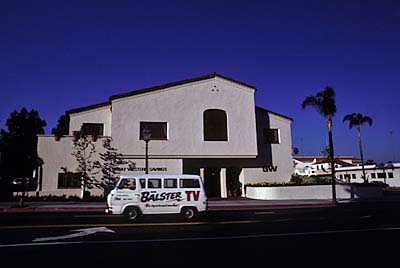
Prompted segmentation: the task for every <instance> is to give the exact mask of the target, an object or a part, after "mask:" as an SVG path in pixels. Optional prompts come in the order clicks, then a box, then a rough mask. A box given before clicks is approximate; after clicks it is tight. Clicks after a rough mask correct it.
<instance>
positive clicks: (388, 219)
mask: <svg viewBox="0 0 400 268" xmlns="http://www.w3.org/2000/svg"><path fill="white" fill-rule="evenodd" d="M399 239H400V206H399V203H397V202H392V203H362V204H345V205H340V206H338V207H328V208H296V209H274V210H248V211H214V212H210V213H209V214H208V215H207V216H206V217H203V218H200V219H198V220H196V221H192V222H186V221H183V220H181V219H179V218H177V217H175V216H158V217H144V218H142V220H141V221H140V222H136V223H130V222H127V221H126V220H125V219H124V218H122V217H116V216H110V215H105V214H101V213H50V212H49V213H4V214H0V257H1V259H2V260H5V259H7V260H10V261H11V263H12V266H14V267H15V266H17V267H26V266H32V265H34V266H37V265H38V266H46V267H47V266H49V267H50V266H51V267H57V266H60V265H69V266H72V265H74V266H78V267H86V266H91V267H92V266H93V267H127V266H135V267H142V266H145V267H177V266H182V267H183V266H189V267H192V266H195V267H229V266H233V267H251V266H255V265H257V266H260V264H261V267H285V266H286V267H288V266H293V265H296V266H298V265H301V267H302V266H303V265H306V266H312V267H325V266H330V265H334V266H335V267H337V266H339V265H340V266H341V267H348V266H349V265H351V266H355V267H361V266H364V267H365V266H367V267H372V266H374V267H376V266H377V265H379V266H383V265H389V264H390V263H392V262H393V260H396V261H397V258H396V257H397V255H398V251H399V250H398V247H397V246H396V245H397V244H398V241H400V240H399ZM271 265H273V266H271Z"/></svg>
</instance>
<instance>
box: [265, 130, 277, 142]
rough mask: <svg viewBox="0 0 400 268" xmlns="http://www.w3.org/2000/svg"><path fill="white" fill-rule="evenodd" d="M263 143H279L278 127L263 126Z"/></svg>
mask: <svg viewBox="0 0 400 268" xmlns="http://www.w3.org/2000/svg"><path fill="white" fill-rule="evenodd" d="M264 143H265V144H278V143H279V129H277V128H270V129H267V128H264Z"/></svg>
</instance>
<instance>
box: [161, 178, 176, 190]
mask: <svg viewBox="0 0 400 268" xmlns="http://www.w3.org/2000/svg"><path fill="white" fill-rule="evenodd" d="M177 185H178V183H177V180H176V179H164V188H176V187H177Z"/></svg>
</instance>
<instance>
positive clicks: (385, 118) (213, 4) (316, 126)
mask: <svg viewBox="0 0 400 268" xmlns="http://www.w3.org/2000/svg"><path fill="white" fill-rule="evenodd" d="M142 2H145V1H117V0H114V1H40V0H38V1H18V0H16V1H6V2H5V1H3V2H2V3H1V7H0V88H1V103H0V127H1V128H5V126H4V124H5V121H6V119H7V118H8V117H9V115H10V113H11V111H13V110H20V109H21V108H22V107H24V106H25V107H27V108H28V109H36V110H38V111H39V113H40V115H41V117H42V118H43V119H45V120H46V121H47V124H48V126H47V128H46V133H50V131H51V128H53V127H54V126H56V124H57V119H58V117H59V116H60V115H61V114H63V113H64V111H65V110H68V109H71V108H77V107H81V106H86V105H90V104H95V103H98V102H103V101H106V100H107V98H108V97H109V96H110V95H113V94H117V93H123V92H126V91H130V90H135V89H141V88H144V87H149V86H154V85H158V84H163V83H166V82H173V81H177V80H181V79H186V78H191V77H194V76H199V75H204V74H208V73H211V72H218V73H220V74H222V75H225V76H228V77H231V78H233V79H237V80H240V81H243V82H245V83H248V84H251V85H254V86H256V87H257V89H258V90H257V92H256V104H257V105H259V106H262V107H264V108H267V109H270V110H272V111H275V112H278V113H282V114H284V115H287V116H290V117H292V118H293V119H294V122H293V124H292V137H293V146H296V147H299V149H300V155H302V154H304V155H320V154H321V153H320V151H321V148H322V147H324V146H325V145H326V144H327V130H326V125H325V121H324V119H323V118H322V117H321V116H320V115H319V114H318V113H317V112H316V111H315V110H313V109H311V108H308V109H306V110H301V108H300V106H301V102H302V100H303V99H304V98H305V97H306V96H308V95H315V94H316V93H317V92H318V91H320V90H323V89H324V87H326V86H331V87H333V88H334V89H335V91H336V94H337V97H336V103H337V109H338V111H337V114H336V116H335V118H334V143H335V154H339V155H355V156H358V155H359V152H358V146H357V138H356V130H355V129H352V130H349V129H348V125H347V123H346V124H343V123H342V119H343V117H344V116H345V115H346V114H348V113H353V112H359V113H362V114H365V115H369V116H370V117H372V118H373V120H374V123H373V125H372V127H369V126H365V127H363V128H362V135H363V142H364V150H365V153H364V155H365V158H366V159H374V160H375V161H377V162H384V161H389V160H396V161H400V120H399V114H400V103H399V101H400V90H399V85H400V81H399V80H400V50H399V49H400V2H399V1H395V0H394V1H386V0H377V1H361V0H360V1H349V0H344V1H307V0H305V1H301V0H298V1H225V2H224V1H159V2H157V1H147V3H142ZM238 109H240V107H238ZM390 131H392V134H390Z"/></svg>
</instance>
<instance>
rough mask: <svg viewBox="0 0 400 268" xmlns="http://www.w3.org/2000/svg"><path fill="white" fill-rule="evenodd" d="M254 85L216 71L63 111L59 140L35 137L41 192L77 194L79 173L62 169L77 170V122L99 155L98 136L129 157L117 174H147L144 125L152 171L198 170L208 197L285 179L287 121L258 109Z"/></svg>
mask: <svg viewBox="0 0 400 268" xmlns="http://www.w3.org/2000/svg"><path fill="white" fill-rule="evenodd" d="M255 91H256V88H255V87H253V86H251V85H248V84H245V83H243V82H239V81H236V80H233V79H231V78H228V77H224V76H222V75H219V74H215V73H214V74H210V75H205V76H201V77H195V78H192V79H187V80H183V81H178V82H173V83H168V84H164V85H159V86H155V87H151V88H145V89H142V90H137V91H131V92H127V93H123V94H118V95H114V96H111V97H109V99H108V101H106V102H103V103H99V104H94V105H90V106H86V107H82V108H77V109H73V110H69V111H67V115H68V116H69V122H70V123H69V136H66V137H63V138H61V140H59V141H57V140H55V139H54V137H53V136H46V135H41V136H39V139H38V154H39V156H40V158H41V159H42V160H43V164H42V165H41V166H40V167H39V168H38V170H37V172H36V174H37V176H38V178H37V179H38V181H39V186H38V191H39V194H40V195H49V194H52V195H63V194H65V195H78V196H79V195H81V194H82V189H81V185H80V174H77V173H73V174H71V173H64V172H63V171H62V170H61V167H66V168H67V169H68V170H70V171H74V170H76V167H77V163H76V160H75V159H74V157H73V156H72V155H71V152H72V139H73V132H74V131H79V130H80V129H81V128H82V127H83V129H85V132H86V133H87V134H88V135H94V136H100V139H98V140H97V141H96V142H95V144H96V149H97V152H98V153H99V152H102V150H103V149H102V142H101V139H102V137H111V138H112V140H113V142H112V145H113V146H114V147H116V148H117V149H118V151H119V152H120V153H122V155H123V157H124V158H125V159H127V160H129V161H131V162H132V163H133V166H132V165H131V167H129V168H128V167H123V168H122V174H135V173H137V174H143V173H144V172H145V150H144V147H145V143H144V140H143V130H144V129H149V130H150V131H151V141H150V143H149V166H150V173H152V174H165V173H170V174H172V173H174V174H182V173H188V174H199V175H201V176H202V178H203V180H204V183H205V188H206V191H207V194H208V196H210V197H213V196H215V197H227V196H229V195H230V194H231V193H232V192H234V191H235V189H234V187H235V185H236V187H237V185H242V186H243V185H244V184H246V183H249V182H262V181H288V180H289V179H290V176H291V174H292V173H293V168H292V167H293V162H292V161H293V159H292V155H291V151H292V150H291V148H292V141H291V122H292V119H291V118H289V117H287V116H284V115H281V114H278V113H275V112H272V111H269V110H266V109H264V108H261V107H256V106H255V101H254V93H255ZM100 177H101V173H99V174H97V175H96V179H98V180H99V179H100ZM242 190H243V187H242ZM91 192H92V194H101V193H102V192H101V191H100V190H98V189H93V190H91Z"/></svg>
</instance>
